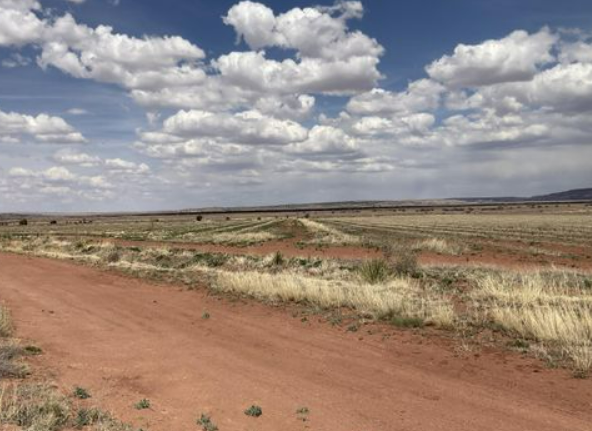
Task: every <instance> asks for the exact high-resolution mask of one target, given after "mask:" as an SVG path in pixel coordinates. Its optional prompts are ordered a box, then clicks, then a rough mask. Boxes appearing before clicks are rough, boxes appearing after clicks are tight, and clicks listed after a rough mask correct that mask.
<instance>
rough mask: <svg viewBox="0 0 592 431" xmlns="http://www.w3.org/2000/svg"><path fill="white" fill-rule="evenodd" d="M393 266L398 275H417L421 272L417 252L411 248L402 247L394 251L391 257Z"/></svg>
mask: <svg viewBox="0 0 592 431" xmlns="http://www.w3.org/2000/svg"><path fill="white" fill-rule="evenodd" d="M390 262H391V268H392V269H393V272H394V273H395V274H397V275H411V276H413V275H415V274H417V273H418V272H419V263H418V262H417V254H416V253H415V252H414V251H412V250H409V249H401V250H398V251H397V252H396V253H394V254H393V255H392V256H391V258H390Z"/></svg>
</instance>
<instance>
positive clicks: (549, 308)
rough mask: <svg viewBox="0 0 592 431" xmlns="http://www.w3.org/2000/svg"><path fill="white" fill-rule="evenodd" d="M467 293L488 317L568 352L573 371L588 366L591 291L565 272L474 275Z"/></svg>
mask: <svg viewBox="0 0 592 431" xmlns="http://www.w3.org/2000/svg"><path fill="white" fill-rule="evenodd" d="M476 287H477V288H476V290H475V291H474V292H473V293H472V297H473V298H474V299H475V300H476V301H477V302H478V303H479V304H480V305H481V307H482V308H484V309H485V310H486V311H488V313H489V315H490V317H491V319H492V320H493V321H494V322H495V323H497V324H499V325H501V326H502V327H504V328H505V329H507V330H509V331H512V332H514V333H516V334H518V335H520V336H521V337H524V338H528V339H533V340H536V341H538V342H541V343H543V344H544V345H545V346H547V347H548V348H550V349H552V350H553V351H555V352H557V353H559V354H561V355H563V356H565V357H567V358H568V359H569V360H570V361H571V362H572V364H573V367H574V370H575V372H576V373H577V374H579V375H582V374H584V373H586V372H588V370H589V369H590V368H592V292H590V290H589V289H587V288H586V287H585V279H584V278H583V277H581V276H579V275H577V274H574V273H570V272H567V271H550V272H549V271H547V272H540V271H538V272H522V273H512V272H497V273H490V274H487V275H484V276H482V277H480V278H478V279H477V280H476Z"/></svg>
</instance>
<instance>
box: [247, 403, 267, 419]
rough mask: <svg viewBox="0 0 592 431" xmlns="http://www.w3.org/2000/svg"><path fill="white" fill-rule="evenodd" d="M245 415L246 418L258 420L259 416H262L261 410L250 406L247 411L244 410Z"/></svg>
mask: <svg viewBox="0 0 592 431" xmlns="http://www.w3.org/2000/svg"><path fill="white" fill-rule="evenodd" d="M245 414H246V415H247V416H251V417H254V418H258V417H259V416H261V415H262V414H263V410H262V409H261V407H259V406H256V405H252V406H251V407H249V408H248V409H246V410H245Z"/></svg>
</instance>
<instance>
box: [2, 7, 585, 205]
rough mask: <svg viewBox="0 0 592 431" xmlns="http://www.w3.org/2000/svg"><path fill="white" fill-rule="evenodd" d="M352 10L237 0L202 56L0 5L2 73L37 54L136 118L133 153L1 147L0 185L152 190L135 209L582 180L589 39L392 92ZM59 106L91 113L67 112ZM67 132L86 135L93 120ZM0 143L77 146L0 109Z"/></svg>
mask: <svg viewBox="0 0 592 431" xmlns="http://www.w3.org/2000/svg"><path fill="white" fill-rule="evenodd" d="M363 15H364V8H363V6H362V3H361V2H358V1H339V2H337V3H335V4H334V5H330V6H314V7H292V8H288V9H287V10H286V11H285V12H283V13H278V12H275V11H274V10H273V9H271V8H269V7H268V6H266V5H264V4H262V3H259V2H254V1H241V2H239V3H237V4H236V5H235V6H233V7H231V8H230V9H229V10H228V12H227V14H226V15H225V16H224V17H223V22H224V23H225V24H226V25H227V26H228V27H227V31H228V32H232V31H234V32H235V33H236V36H237V47H235V48H234V49H232V50H231V51H230V52H224V53H220V54H217V55H216V56H215V57H211V58H209V57H207V56H206V54H205V52H206V51H205V50H204V49H203V48H202V47H200V46H199V45H198V44H197V43H194V41H191V40H188V39H185V38H183V37H181V36H177V35H150V36H132V35H129V34H125V33H122V32H120V31H118V30H116V29H114V28H112V27H109V26H106V25H98V26H96V27H93V26H89V25H86V24H84V23H81V22H79V21H77V19H76V18H75V17H74V16H73V15H70V14H64V15H61V16H60V15H58V14H56V12H55V10H50V9H49V8H46V9H44V8H42V7H41V5H40V4H39V3H38V2H36V1H33V0H22V1H16V0H0V45H2V46H8V47H10V54H7V55H6V58H4V59H3V60H2V64H3V66H4V67H16V66H20V65H27V64H28V62H29V61H31V60H30V59H29V58H33V56H35V57H36V59H37V64H38V65H39V66H40V67H42V68H45V69H47V68H54V69H57V70H59V71H61V72H63V73H64V74H66V75H68V76H70V77H74V78H76V79H87V80H92V81H96V82H100V83H107V84H115V85H117V86H119V87H120V88H121V89H122V91H123V92H125V93H127V94H129V96H130V97H131V98H132V100H133V101H135V102H136V103H137V104H138V105H140V106H141V107H143V108H145V114H146V117H145V118H144V117H143V116H141V117H139V118H140V119H139V121H140V124H141V125H142V127H145V129H137V130H136V132H137V139H136V140H137V142H134V143H133V144H128V143H125V144H121V143H117V144H115V143H113V144H112V142H109V145H105V146H101V147H100V148H101V150H100V152H97V151H96V150H94V149H93V148H92V147H91V146H88V147H84V148H83V149H84V151H81V150H79V149H78V148H65V149H60V150H59V151H57V152H54V151H55V150H54V149H51V150H50V149H48V148H47V147H46V146H38V147H37V148H39V151H40V152H39V153H35V155H31V154H24V153H22V152H19V147H18V146H16V145H14V146H6V148H9V149H10V151H7V152H6V154H0V171H1V172H2V174H0V191H4V190H15V194H14V195H11V196H14V197H15V198H19V197H20V198H22V199H25V198H26V197H27V196H29V199H35V197H37V196H42V197H41V198H40V199H42V198H43V196H59V199H60V200H61V201H64V202H65V201H68V200H72V199H78V200H82V199H84V200H85V201H88V200H95V199H96V200H99V201H100V200H101V199H117V198H118V197H119V196H126V199H125V200H126V201H127V200H128V199H127V196H133V197H134V198H140V197H148V196H149V198H146V199H147V200H146V202H149V203H147V204H146V205H157V204H154V203H152V202H159V203H160V204H167V206H170V205H173V204H172V203H169V200H168V199H169V198H170V199H173V195H174V197H176V198H178V199H179V200H178V201H176V202H181V204H185V202H187V200H188V199H193V200H195V198H196V196H199V198H200V202H205V200H201V198H207V197H209V198H211V199H214V200H217V199H223V198H224V199H229V200H231V201H232V202H233V203H235V202H236V200H233V199H249V198H252V196H251V195H249V196H247V195H246V194H244V193H247V192H246V191H247V190H250V189H252V191H253V192H254V193H257V196H258V198H259V197H261V196H265V199H276V200H282V199H283V200H292V199H303V200H308V199H311V200H313V199H316V197H317V196H325V197H327V196H328V197H329V198H331V199H334V198H337V197H338V196H345V197H346V198H348V199H349V198H352V197H354V196H358V197H360V196H361V197H362V198H369V196H367V193H374V190H376V193H383V194H387V195H388V194H389V193H393V189H392V184H397V185H398V186H399V185H400V190H408V191H406V192H405V193H408V194H409V195H410V196H411V195H413V193H412V192H419V191H421V188H422V187H425V189H426V190H429V189H430V188H432V187H433V188H434V189H433V190H434V192H433V194H432V196H433V195H437V194H442V193H444V194H445V193H447V192H448V191H449V190H453V191H454V192H451V193H452V194H462V193H460V192H456V190H459V191H460V190H462V191H466V190H476V189H477V188H478V187H490V185H491V184H494V183H495V182H496V179H499V181H500V184H501V183H503V184H512V179H516V178H521V179H524V178H523V176H521V175H520V174H518V173H516V172H518V171H519V170H520V169H522V168H523V166H524V160H526V159H522V160H520V157H525V156H528V157H530V158H532V159H533V160H536V161H537V162H540V163H541V164H542V165H541V166H544V167H546V168H547V169H548V168H549V165H550V163H551V160H553V159H555V160H556V161H557V163H558V164H559V165H561V164H565V166H570V167H573V169H574V170H577V172H575V173H573V178H578V179H582V178H584V179H585V178H588V179H590V174H589V173H588V174H586V172H585V169H584V168H583V166H584V164H585V163H584V162H583V161H581V160H579V157H581V156H578V154H580V155H581V154H589V153H590V150H588V148H590V143H591V141H590V136H592V124H591V123H590V121H589V115H590V112H591V111H592V39H591V38H590V36H589V35H588V34H586V33H584V32H572V33H569V34H568V33H567V32H565V31H561V30H552V29H549V28H543V29H541V30H540V31H538V32H531V33H529V32H526V31H524V30H517V31H514V32H512V33H510V34H508V35H506V36H503V37H501V38H499V39H490V40H485V41H483V42H481V43H475V44H472V45H467V44H459V45H458V46H457V47H456V48H455V49H454V50H453V51H452V52H451V53H448V54H447V55H443V56H442V57H440V58H436V59H435V60H434V61H433V62H431V63H429V64H428V65H427V66H426V68H425V71H426V73H425V75H424V76H421V77H418V79H416V80H413V81H411V82H409V83H407V84H406V85H404V86H398V85H397V86H396V88H395V85H393V86H388V82H391V81H385V83H383V81H382V79H381V78H382V77H383V75H382V73H381V71H380V70H379V65H380V60H381V58H382V56H383V55H384V48H383V47H382V45H381V44H380V43H379V42H378V41H376V40H375V39H373V38H372V37H371V36H369V35H367V34H365V33H363V32H361V31H358V30H355V29H353V28H352V25H351V24H352V21H351V20H355V19H361V18H362V17H363ZM21 48H22V50H21ZM25 50H26V51H25ZM7 52H8V51H7ZM21 53H22V54H21ZM25 53H26V56H25ZM31 53H33V54H31ZM394 54H396V51H395V52H394ZM9 55H10V56H9ZM394 82H400V81H399V80H396V81H394ZM383 85H384V86H383ZM336 96H338V97H336ZM84 106H86V105H84ZM89 106H90V105H89ZM60 109H61V110H63V109H64V108H63V107H61V108H60ZM98 109H99V108H98V107H97V108H96V109H95V108H93V114H95V113H96V114H100V112H99V111H98ZM62 112H63V111H62ZM66 112H67V114H68V115H71V116H79V115H86V114H88V112H86V110H85V109H82V108H81V107H77V106H76V105H74V107H72V108H71V109H69V110H67V111H66ZM68 118H69V119H70V118H71V119H72V121H74V118H73V117H68ZM77 120H79V121H80V124H83V125H85V126H88V127H93V129H91V131H92V133H91V135H92V136H93V137H94V136H96V135H97V134H96V133H95V129H94V127H95V122H94V121H93V120H94V118H93V117H92V116H90V115H89V116H87V117H84V118H77ZM82 120H84V121H82ZM135 127H138V126H137V125H135ZM132 132H133V131H132ZM89 133H90V132H89ZM0 141H2V142H4V143H19V142H27V141H34V142H41V143H43V142H51V143H76V142H85V138H84V137H83V136H82V134H81V133H80V132H79V131H77V130H76V129H75V128H74V127H73V126H71V125H70V124H69V123H68V122H66V121H65V120H64V119H62V118H60V117H56V116H54V115H53V114H50V113H44V114H39V115H28V114H19V113H12V112H3V111H0ZM98 142H100V138H98V139H97V144H98ZM111 145H113V146H111ZM124 146H126V147H127V146H130V147H131V150H132V151H134V150H135V151H136V153H134V154H133V155H132V156H130V155H129V151H130V148H125V149H124V148H123V147H124ZM562 150H564V151H565V155H564V156H562V154H563V153H562ZM25 155H26V157H24V156H25ZM48 162H49V163H51V164H52V165H51V166H50V165H43V163H48ZM53 164H55V165H56V166H53ZM40 165H41V166H42V167H39V166H40ZM488 167H491V170H492V171H493V172H487V169H488ZM528 169H529V170H530V171H532V172H531V175H532V178H535V179H533V180H531V181H533V182H537V181H538V183H537V187H542V184H551V185H552V184H554V183H553V181H552V179H546V178H545V175H546V174H545V172H544V169H543V168H539V167H538V166H535V167H530V166H529V167H528ZM588 171H589V170H588ZM553 172H557V169H555V170H553ZM570 175H572V173H571V172H570ZM448 178H450V179H451V181H452V182H453V184H454V185H450V186H449V185H448V184H449V182H448V181H446V180H447V179H448ZM287 179H289V181H287ZM451 184H452V183H451ZM237 186H241V187H243V188H241V190H242V193H241V194H237V193H236V187H237ZM370 186H371V187H370ZM448 187H454V189H449V188H448ZM471 187H472V188H471ZM491 187H493V186H491ZM173 190H174V193H173V192H172V191H173ZM208 190H216V193H215V194H213V193H212V192H210V191H208ZM369 190H370V191H369ZM397 190H399V188H397ZM287 192H291V193H290V194H288V193H287ZM292 192H293V193H292ZM356 193H357V195H356ZM396 193H403V192H396ZM7 196H8V195H7ZM285 196H289V198H286V197H285ZM389 196H390V195H389ZM155 197H157V198H159V199H161V200H159V201H154V198H155ZM10 199H12V198H10ZM130 201H134V202H136V199H130ZM118 202H119V203H120V204H121V203H122V202H123V200H121V199H120V200H119V201H118ZM125 204H126V205H127V204H128V203H127V202H125Z"/></svg>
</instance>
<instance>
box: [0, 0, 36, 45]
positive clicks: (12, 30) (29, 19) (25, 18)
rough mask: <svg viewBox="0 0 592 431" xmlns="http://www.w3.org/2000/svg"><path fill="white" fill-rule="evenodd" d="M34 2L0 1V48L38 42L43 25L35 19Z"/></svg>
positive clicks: (34, 0) (24, 0) (19, 0)
mask: <svg viewBox="0 0 592 431" xmlns="http://www.w3.org/2000/svg"><path fill="white" fill-rule="evenodd" d="M39 10H41V5H40V4H39V2H38V1H36V0H0V46H17V47H18V46H23V45H26V44H30V43H34V42H37V41H39V40H40V39H41V38H42V36H43V31H44V29H45V23H44V21H42V20H41V19H39V18H38V17H37V15H36V14H35V12H36V11H39Z"/></svg>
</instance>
